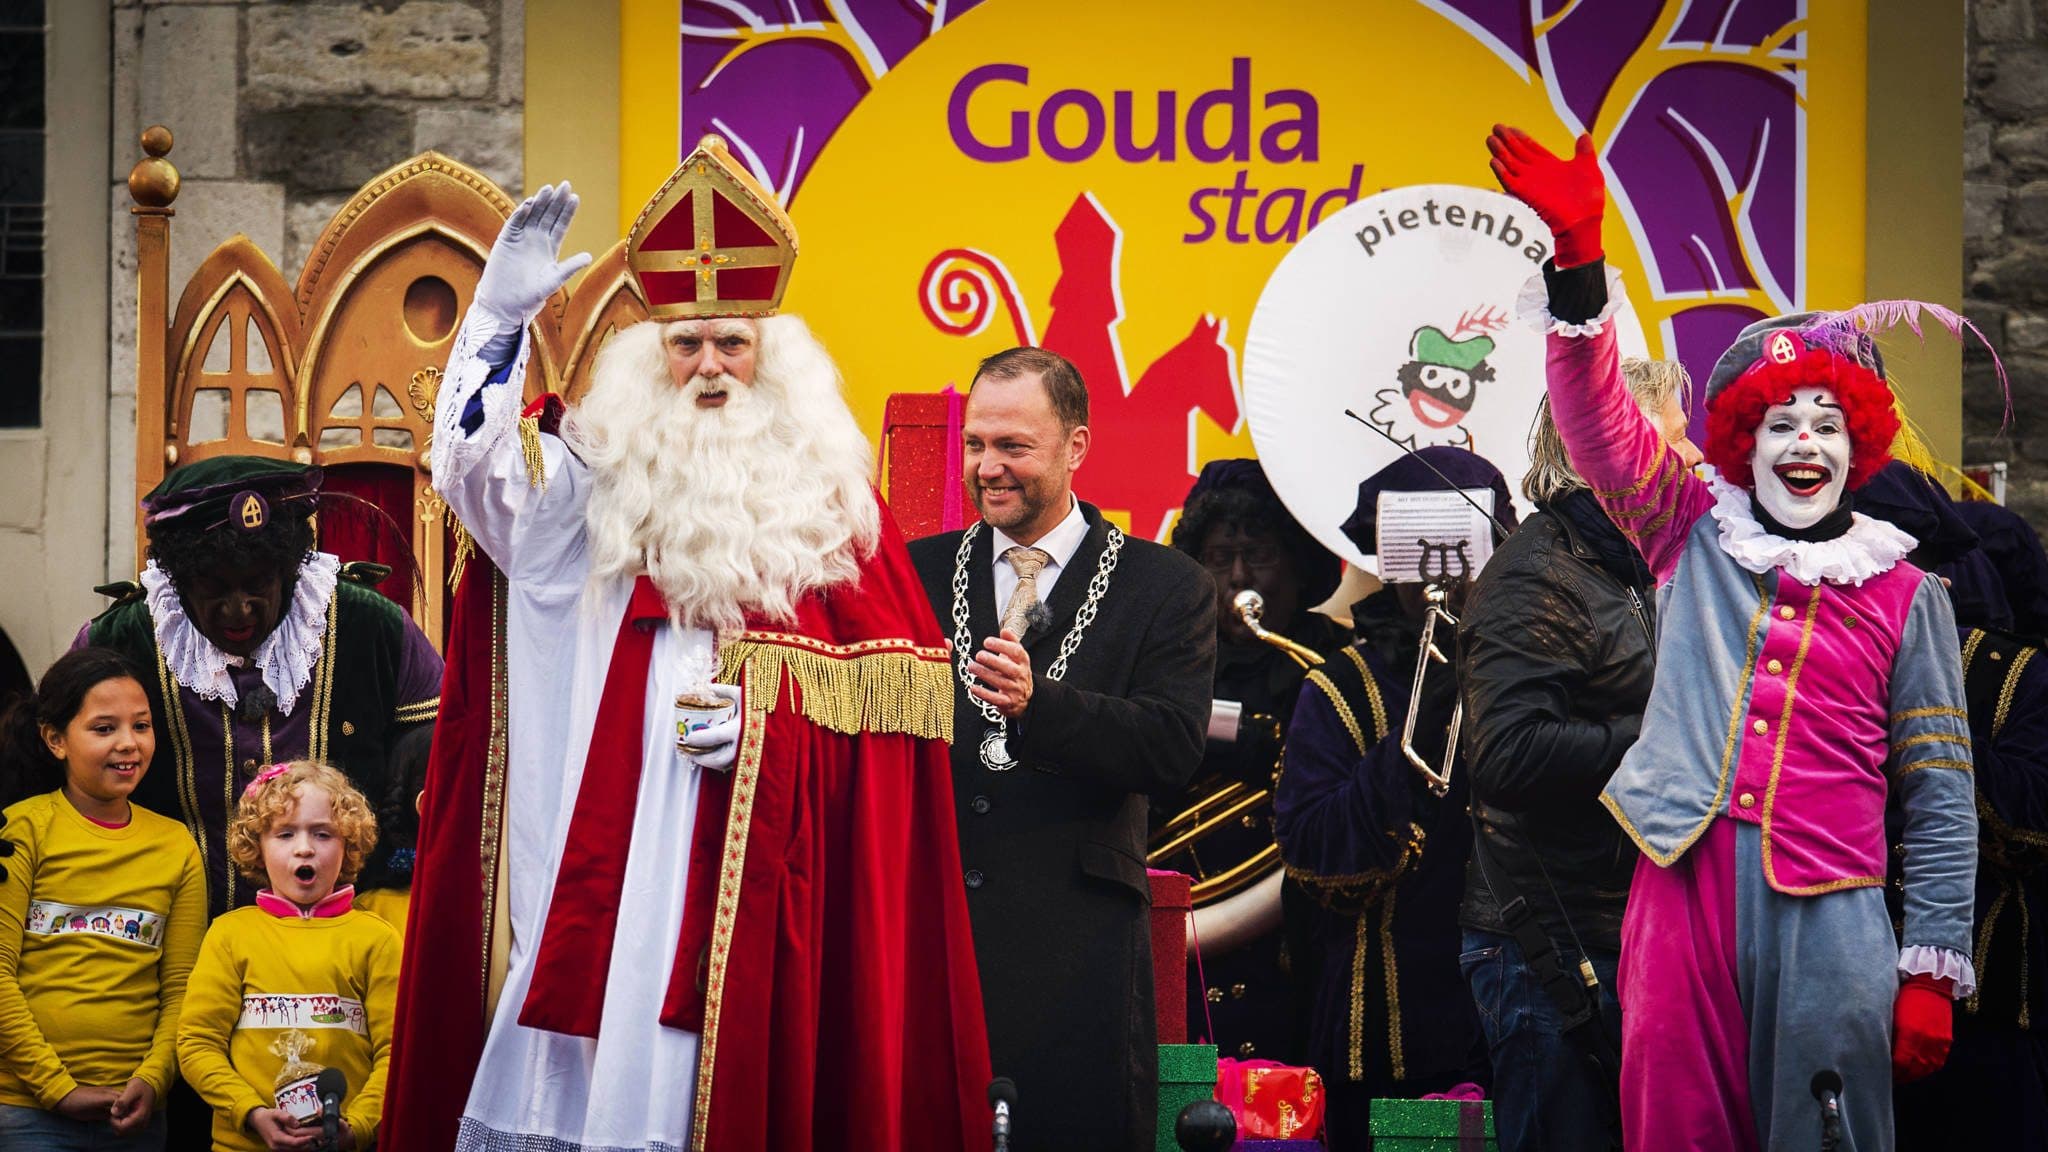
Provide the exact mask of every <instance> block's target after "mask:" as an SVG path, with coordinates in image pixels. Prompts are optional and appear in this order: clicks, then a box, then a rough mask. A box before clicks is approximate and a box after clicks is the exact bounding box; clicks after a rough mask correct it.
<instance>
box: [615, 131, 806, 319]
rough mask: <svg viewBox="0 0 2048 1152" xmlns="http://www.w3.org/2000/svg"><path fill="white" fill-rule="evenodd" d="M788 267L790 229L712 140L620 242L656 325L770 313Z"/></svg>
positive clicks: (792, 253) (769, 197)
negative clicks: (624, 246)
mask: <svg viewBox="0 0 2048 1152" xmlns="http://www.w3.org/2000/svg"><path fill="white" fill-rule="evenodd" d="M795 263H796V225H794V224H791V223H790V222H789V215H788V214H787V213H785V212H784V211H783V210H782V205H781V204H779V203H777V202H776V199H775V196H774V194H773V193H771V192H769V191H768V190H767V189H766V188H763V187H762V186H761V184H760V182H759V181H757V180H755V179H754V178H753V176H752V175H750V174H749V173H748V172H747V170H746V169H745V168H744V167H742V166H740V165H738V164H736V163H734V162H733V158H732V155H731V154H730V153H729V152H727V151H726V148H725V141H724V140H722V139H720V138H719V137H717V136H706V137H704V139H703V141H702V142H701V143H699V144H698V145H697V150H696V151H694V152H692V153H690V154H689V156H687V157H685V158H684V160H683V162H682V163H681V164H680V165H678V166H677V167H676V170H675V171H674V172H673V173H671V174H670V175H669V178H668V181H667V182H666V183H664V184H663V185H662V186H661V190H660V191H658V192H656V193H655V194H654V198H653V199H652V200H649V201H648V202H647V206H646V207H645V208H642V209H641V210H640V218H639V219H637V220H635V221H634V222H633V231H632V232H631V234H629V235H628V236H627V238H626V265H627V267H628V268H630V269H631V270H632V272H633V277H634V279H635V280H637V281H639V283H640V294H641V295H642V296H644V297H646V299H647V312H648V316H649V317H650V318H651V319H655V320H688V319H701V318H705V317H713V316H772V315H774V314H775V309H776V307H777V306H778V305H780V304H781V303H782V293H783V291H784V290H785V289H787V288H788V287H789V273H790V269H791V267H792V266H793V265H795Z"/></svg>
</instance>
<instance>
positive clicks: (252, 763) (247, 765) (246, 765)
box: [242, 756, 256, 772]
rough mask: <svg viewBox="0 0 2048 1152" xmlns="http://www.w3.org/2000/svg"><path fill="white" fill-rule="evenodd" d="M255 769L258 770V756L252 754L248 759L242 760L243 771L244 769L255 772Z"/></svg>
mask: <svg viewBox="0 0 2048 1152" xmlns="http://www.w3.org/2000/svg"><path fill="white" fill-rule="evenodd" d="M255 770H256V758H255V757H254V756H251V757H250V758H249V759H247V760H244V761H242V771H244V772H254V771H255Z"/></svg>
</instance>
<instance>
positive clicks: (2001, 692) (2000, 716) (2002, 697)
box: [1991, 648, 2040, 740]
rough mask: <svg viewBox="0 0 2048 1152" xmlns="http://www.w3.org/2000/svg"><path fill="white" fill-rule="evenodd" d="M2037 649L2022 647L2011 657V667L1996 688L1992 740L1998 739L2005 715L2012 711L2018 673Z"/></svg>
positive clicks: (2023, 668) (2024, 667)
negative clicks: (1995, 709) (2017, 653)
mask: <svg viewBox="0 0 2048 1152" xmlns="http://www.w3.org/2000/svg"><path fill="white" fill-rule="evenodd" d="M2039 651H2040V649H2039V648H2022V649H2020V654H2019V655H2017V656H2015V657H2013V658H2012V667H2011V668H2009V669H2007V670H2006V673H2005V683H2004V684H2002V685H2000V686H1999V689H1998V711H1997V713H1996V714H1994V715H1993V716H1992V718H1991V738H1992V739H1993V740H1996V739H1998V733H1999V730H2000V729H2002V728H2004V727H2005V720H2006V717H2007V716H2008V715H2009V714H2010V713H2011V712H2012V697H2013V693H2015V692H2017V691H2019V687H2020V673H2021V672H2022V671H2024V670H2025V669H2026V667H2027V663H2028V661H2031V660H2032V659H2033V658H2034V653H2036V652H2039Z"/></svg>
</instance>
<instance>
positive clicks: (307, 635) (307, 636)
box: [142, 552, 341, 716]
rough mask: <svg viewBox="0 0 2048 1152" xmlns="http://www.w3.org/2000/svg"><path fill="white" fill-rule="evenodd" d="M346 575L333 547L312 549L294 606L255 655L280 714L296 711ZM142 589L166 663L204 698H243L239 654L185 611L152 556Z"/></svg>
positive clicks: (230, 701) (231, 700) (294, 593)
mask: <svg viewBox="0 0 2048 1152" xmlns="http://www.w3.org/2000/svg"><path fill="white" fill-rule="evenodd" d="M340 576H341V559H340V557H337V556H334V555H332V554H330V553H327V552H308V553H306V559H305V562H304V563H302V564H300V565H299V576H298V580H297V581H296V582H295V583H294V584H293V587H292V604H291V610H290V611H288V612H286V613H285V616H284V619H283V620H280V621H278V624H277V627H276V628H275V629H274V630H272V632H271V633H270V635H269V636H268V637H266V638H265V639H264V641H263V643H262V644H261V645H259V646H258V647H257V649H256V653H255V655H253V656H251V657H250V659H251V660H252V661H253V662H254V663H255V665H256V668H257V670H258V671H260V672H262V674H263V684H264V686H265V687H267V688H269V689H270V691H271V692H272V693H274V694H275V695H276V696H277V710H278V712H279V713H280V714H282V715H285V716H289V715H291V714H292V705H294V704H296V703H297V702H298V699H299V693H300V692H301V691H303V690H304V689H305V687H306V682H307V681H309V680H311V679H312V678H313V668H314V666H315V665H317V664H319V663H320V652H321V648H322V646H323V644H324V643H325V641H326V638H327V606H328V604H329V603H331V602H332V601H333V600H334V586H335V584H336V582H337V581H338V580H339V579H340ZM142 589H143V592H144V594H145V597H146V599H147V602H148V604H149V619H150V623H151V625H152V626H153V627H154V628H155V631H156V646H157V649H158V650H159V651H161V652H162V653H163V654H164V665H165V666H166V667H167V668H169V669H170V672H171V675H172V676H175V677H176V678H177V680H178V683H180V684H182V685H184V686H185V687H187V688H190V689H191V690H192V691H194V692H196V693H198V694H199V697H200V698H201V699H203V700H219V701H222V702H223V703H226V704H228V705H229V706H233V705H234V704H236V703H237V693H236V692H235V681H234V678H233V677H231V676H230V675H229V674H228V667H229V665H230V664H231V663H233V662H234V657H231V656H229V655H228V654H227V653H225V652H223V651H221V650H220V649H219V648H216V647H214V644H213V641H211V640H208V639H207V638H206V637H205V636H204V635H202V634H201V633H200V631H199V626H198V625H197V624H194V623H193V622H192V618H191V617H189V616H187V615H186V614H185V602H184V601H183V600H181V599H179V597H178V589H177V588H176V586H174V585H173V584H172V583H171V578H170V575H169V574H168V573H166V572H165V571H164V570H163V569H161V568H159V567H157V565H156V561H154V560H152V561H150V562H149V564H148V565H147V566H145V567H144V568H143V569H142Z"/></svg>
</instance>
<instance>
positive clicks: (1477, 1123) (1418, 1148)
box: [1370, 1100, 1500, 1152]
mask: <svg viewBox="0 0 2048 1152" xmlns="http://www.w3.org/2000/svg"><path fill="white" fill-rule="evenodd" d="M1370 1125H1371V1129H1372V1147H1373V1152H1500V1145H1499V1144H1497V1143H1495V1142H1494V1139H1493V1101H1491V1100H1375V1101H1373V1102H1372V1114H1371V1121H1370Z"/></svg>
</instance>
